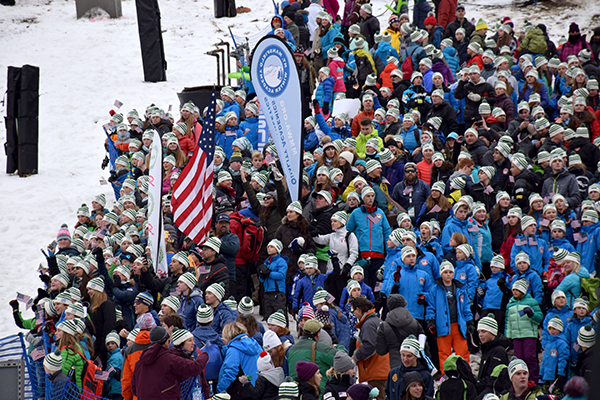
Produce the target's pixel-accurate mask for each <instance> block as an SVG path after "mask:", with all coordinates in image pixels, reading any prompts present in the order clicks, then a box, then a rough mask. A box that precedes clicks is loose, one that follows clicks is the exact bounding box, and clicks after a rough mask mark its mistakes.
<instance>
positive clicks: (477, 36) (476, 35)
mask: <svg viewBox="0 0 600 400" xmlns="http://www.w3.org/2000/svg"><path fill="white" fill-rule="evenodd" d="M469 43H477V44H479V45H480V46H481V48H482V49H485V34H484V33H482V32H478V31H473V33H471V38H470V40H469Z"/></svg>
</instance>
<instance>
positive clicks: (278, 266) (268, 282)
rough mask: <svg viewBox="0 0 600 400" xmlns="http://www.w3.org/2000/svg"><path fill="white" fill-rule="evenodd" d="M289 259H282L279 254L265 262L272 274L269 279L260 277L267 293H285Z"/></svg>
mask: <svg viewBox="0 0 600 400" xmlns="http://www.w3.org/2000/svg"><path fill="white" fill-rule="evenodd" d="M287 263H288V258H287V257H281V256H280V255H279V254H278V255H276V256H273V257H268V258H267V259H266V260H265V265H266V266H267V267H269V270H270V271H271V273H270V274H269V277H268V278H267V279H265V278H262V277H260V276H259V277H258V280H259V281H261V282H262V283H263V285H264V288H265V293H270V292H281V293H285V274H286V273H287V267H288V264H287Z"/></svg>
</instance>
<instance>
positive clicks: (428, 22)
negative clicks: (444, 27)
mask: <svg viewBox="0 0 600 400" xmlns="http://www.w3.org/2000/svg"><path fill="white" fill-rule="evenodd" d="M425 25H433V26H437V20H436V19H435V17H434V16H431V15H430V16H429V17H427V18H425Z"/></svg>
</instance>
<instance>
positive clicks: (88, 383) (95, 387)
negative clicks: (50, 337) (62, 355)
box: [60, 346, 104, 399]
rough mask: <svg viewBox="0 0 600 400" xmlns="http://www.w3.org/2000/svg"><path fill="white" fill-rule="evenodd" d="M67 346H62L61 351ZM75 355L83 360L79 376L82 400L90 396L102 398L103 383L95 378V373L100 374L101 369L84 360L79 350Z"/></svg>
mask: <svg viewBox="0 0 600 400" xmlns="http://www.w3.org/2000/svg"><path fill="white" fill-rule="evenodd" d="M66 347H67V346H64V347H63V348H62V349H60V350H61V351H63V350H64V349H65V348H66ZM76 351H77V354H79V355H80V356H81V358H83V361H84V367H83V373H82V375H81V386H82V388H83V393H82V394H81V398H82V399H88V398H92V397H93V396H92V395H96V396H102V389H103V387H104V381H103V380H101V379H98V378H96V372H98V373H102V368H99V367H98V366H97V365H96V364H94V362H93V361H90V360H88V359H87V358H85V356H84V355H83V354H81V351H79V349H77V350H76Z"/></svg>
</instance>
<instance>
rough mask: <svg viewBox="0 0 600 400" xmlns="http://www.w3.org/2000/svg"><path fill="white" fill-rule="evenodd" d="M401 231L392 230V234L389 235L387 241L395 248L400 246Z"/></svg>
mask: <svg viewBox="0 0 600 400" xmlns="http://www.w3.org/2000/svg"><path fill="white" fill-rule="evenodd" d="M402 231H403V230H402V229H400V228H398V229H394V230H393V231H392V233H390V236H389V239H390V240H391V241H392V243H394V244H395V245H396V246H397V247H400V246H402Z"/></svg>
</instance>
